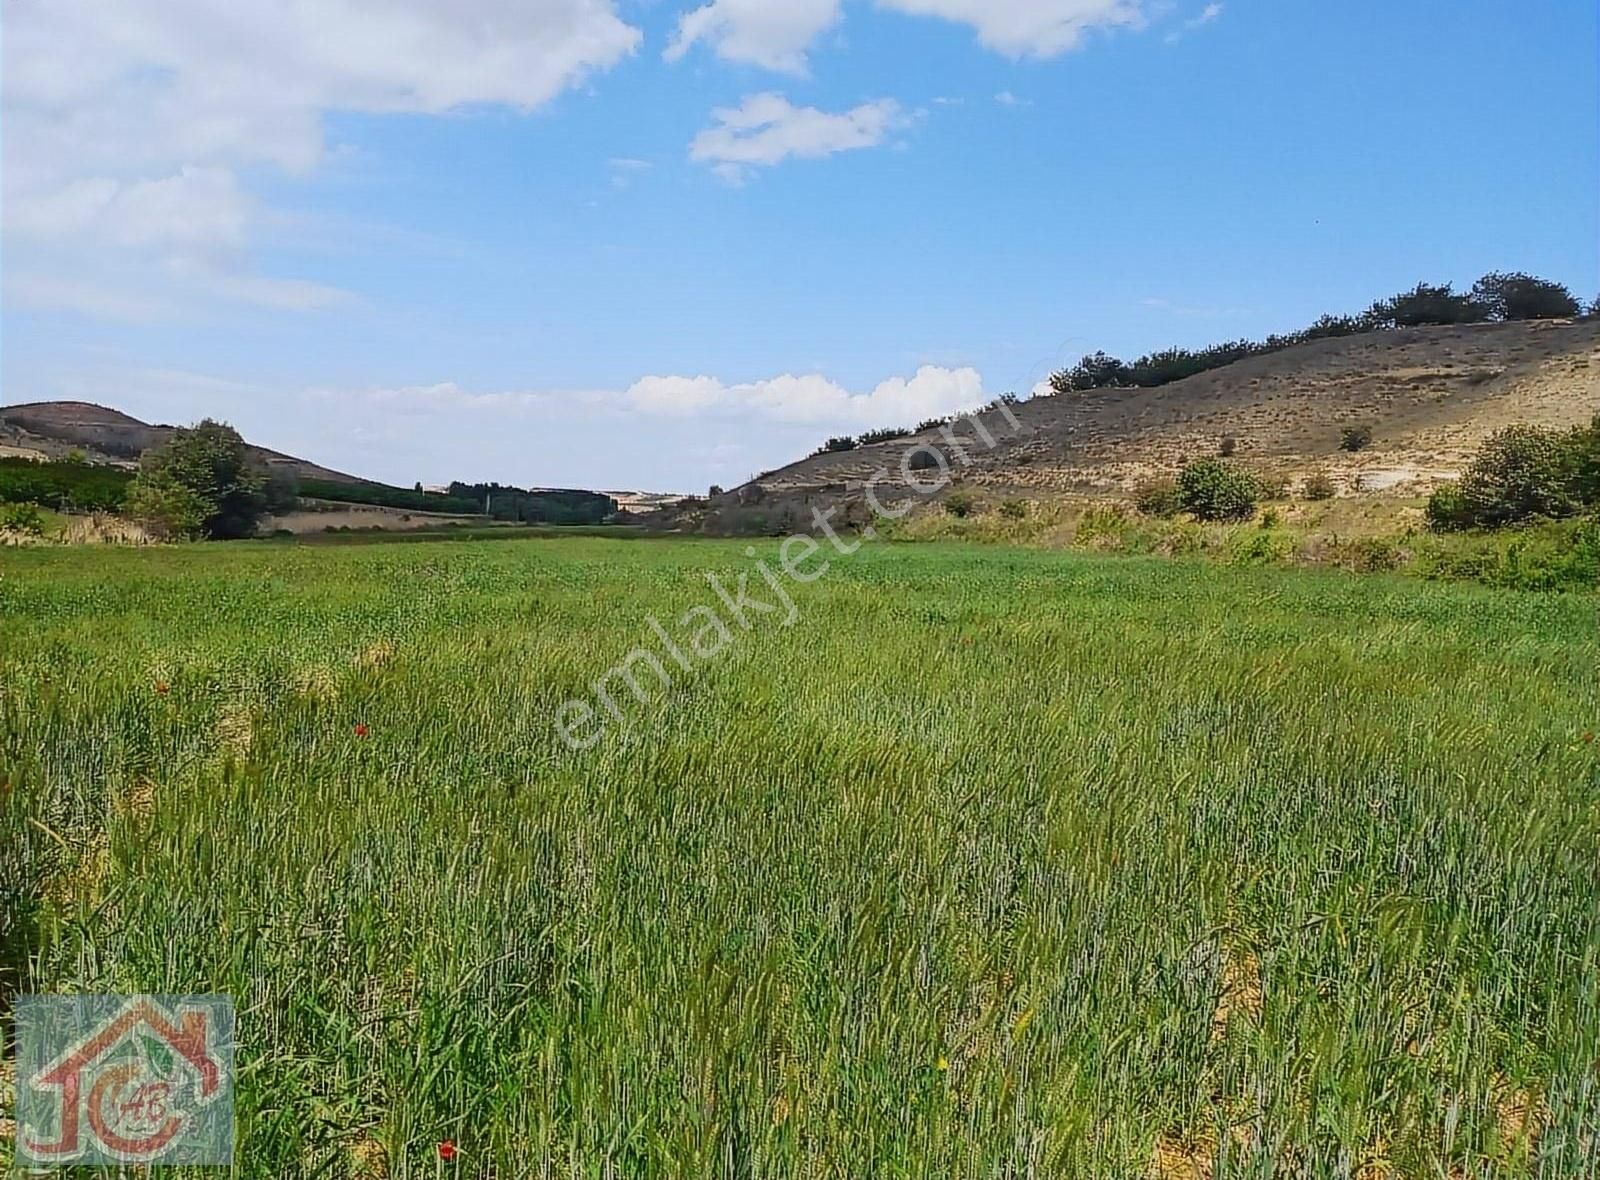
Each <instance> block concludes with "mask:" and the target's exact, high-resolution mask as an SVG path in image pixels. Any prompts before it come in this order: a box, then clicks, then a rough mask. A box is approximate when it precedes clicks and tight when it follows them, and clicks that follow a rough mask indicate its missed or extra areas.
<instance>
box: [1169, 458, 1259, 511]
mask: <svg viewBox="0 0 1600 1180" xmlns="http://www.w3.org/2000/svg"><path fill="white" fill-rule="evenodd" d="M1260 494H1261V489H1260V485H1259V483H1258V482H1257V480H1256V477H1255V476H1254V475H1252V474H1250V472H1248V471H1245V470H1243V469H1241V468H1238V467H1235V466H1233V465H1232V464H1230V463H1224V462H1222V461H1221V460H1218V459H1202V460H1201V461H1199V462H1198V463H1191V464H1189V465H1188V466H1187V467H1185V468H1184V469H1183V471H1182V472H1181V473H1180V474H1179V476H1178V495H1179V498H1180V500H1181V502H1182V504H1183V507H1184V509H1185V510H1186V511H1188V512H1192V513H1194V515H1195V517H1196V518H1197V519H1199V520H1205V521H1221V520H1248V519H1249V518H1250V517H1252V516H1254V515H1255V511H1256V501H1257V499H1258V498H1259V496H1260Z"/></svg>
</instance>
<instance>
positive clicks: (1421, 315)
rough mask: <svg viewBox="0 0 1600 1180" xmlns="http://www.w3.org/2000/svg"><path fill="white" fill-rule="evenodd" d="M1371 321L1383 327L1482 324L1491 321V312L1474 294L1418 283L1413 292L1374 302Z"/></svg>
mask: <svg viewBox="0 0 1600 1180" xmlns="http://www.w3.org/2000/svg"><path fill="white" fill-rule="evenodd" d="M1367 318H1368V319H1370V320H1371V321H1372V322H1373V323H1375V324H1377V325H1378V326H1379V327H1383V328H1415V327H1420V326H1422V325H1424V324H1480V323H1483V322H1484V321H1485V320H1487V319H1488V318H1489V309H1488V308H1486V307H1485V306H1484V305H1482V304H1481V303H1479V302H1478V301H1477V300H1476V299H1474V298H1473V296H1472V295H1471V294H1470V293H1469V294H1465V295H1458V294H1456V292H1455V290H1454V288H1453V287H1452V286H1451V285H1450V284H1449V283H1445V284H1443V285H1441V286H1437V287H1435V286H1432V285H1430V284H1428V283H1418V284H1417V285H1416V287H1415V288H1413V289H1412V290H1410V291H1406V292H1404V293H1402V294H1399V295H1396V296H1394V298H1392V299H1384V300H1380V301H1379V302H1377V303H1374V304H1373V305H1372V307H1371V308H1370V309H1369V310H1368V312H1367Z"/></svg>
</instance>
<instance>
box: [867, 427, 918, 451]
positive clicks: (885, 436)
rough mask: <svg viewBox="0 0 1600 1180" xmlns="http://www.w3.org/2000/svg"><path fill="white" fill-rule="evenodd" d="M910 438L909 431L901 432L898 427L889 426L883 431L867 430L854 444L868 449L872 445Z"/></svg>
mask: <svg viewBox="0 0 1600 1180" xmlns="http://www.w3.org/2000/svg"><path fill="white" fill-rule="evenodd" d="M910 437H911V432H910V431H909V430H902V429H900V428H899V427H895V426H890V427H887V428H885V429H883V430H869V431H867V432H866V433H865V434H863V435H862V436H861V437H860V438H858V439H857V440H856V442H857V444H858V445H860V446H863V447H870V446H872V445H873V444H874V443H886V442H894V441H895V439H897V438H910Z"/></svg>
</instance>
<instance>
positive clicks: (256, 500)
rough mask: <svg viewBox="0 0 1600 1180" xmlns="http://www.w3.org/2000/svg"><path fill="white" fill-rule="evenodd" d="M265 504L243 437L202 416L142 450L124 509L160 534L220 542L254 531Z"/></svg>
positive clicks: (222, 424)
mask: <svg viewBox="0 0 1600 1180" xmlns="http://www.w3.org/2000/svg"><path fill="white" fill-rule="evenodd" d="M266 503H267V500H266V495H265V492H264V481H263V480H262V479H261V477H260V476H259V475H257V474H255V473H254V472H252V471H250V470H249V468H248V467H247V465H246V460H245V444H244V439H242V438H241V437H239V432H238V431H237V430H235V429H234V428H233V427H231V426H229V425H227V424H226V423H222V422H213V421H212V420H211V419H210V418H207V419H206V420H205V421H203V422H201V423H200V424H199V425H198V426H193V427H188V428H181V429H179V430H177V431H175V432H174V433H173V436H172V437H171V438H170V439H168V440H167V442H166V444H165V445H163V446H161V447H159V448H156V449H154V450H150V451H146V452H145V454H144V457H143V458H142V459H141V460H140V463H139V474H138V476H137V478H135V479H134V481H133V483H132V485H131V486H130V487H129V489H128V501H127V511H128V514H129V515H130V516H132V517H133V518H134V519H135V520H137V521H139V522H140V523H142V524H144V525H146V526H148V527H151V528H153V529H155V530H156V531H157V532H159V533H161V534H163V535H165V536H169V537H181V538H194V537H209V538H211V539H213V540H219V541H223V540H232V539H236V538H239V537H249V536H252V535H254V533H255V531H256V525H257V523H258V522H259V521H260V519H261V515H262V513H263V512H264V511H265V510H266Z"/></svg>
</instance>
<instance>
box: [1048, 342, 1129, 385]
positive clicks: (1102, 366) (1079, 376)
mask: <svg viewBox="0 0 1600 1180" xmlns="http://www.w3.org/2000/svg"><path fill="white" fill-rule="evenodd" d="M1132 384H1134V380H1133V375H1132V374H1131V373H1130V372H1129V371H1128V366H1127V365H1126V364H1124V363H1123V362H1122V361H1120V360H1118V359H1117V358H1116V357H1114V356H1111V355H1109V354H1108V353H1105V352H1094V353H1090V354H1089V355H1088V356H1086V357H1084V358H1083V359H1082V360H1080V361H1079V362H1078V363H1077V364H1076V365H1074V366H1073V367H1072V368H1070V369H1062V370H1061V371H1060V372H1058V373H1052V374H1051V376H1050V388H1051V389H1053V390H1054V391H1055V392H1056V393H1082V392H1084V391H1086V390H1090V389H1107V388H1116V387H1118V386H1123V385H1132Z"/></svg>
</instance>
